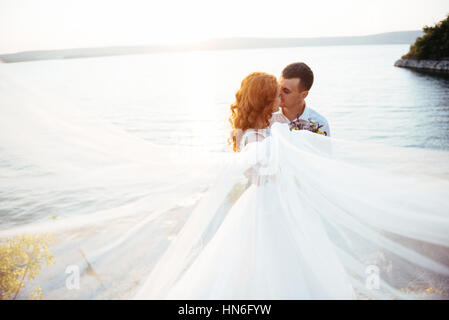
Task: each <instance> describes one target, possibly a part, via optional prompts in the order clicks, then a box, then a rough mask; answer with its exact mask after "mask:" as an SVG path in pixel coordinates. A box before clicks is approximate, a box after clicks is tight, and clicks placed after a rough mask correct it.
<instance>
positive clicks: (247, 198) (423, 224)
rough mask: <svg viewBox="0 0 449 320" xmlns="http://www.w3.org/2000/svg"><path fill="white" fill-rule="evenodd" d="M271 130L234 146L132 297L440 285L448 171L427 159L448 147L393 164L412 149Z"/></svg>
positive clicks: (283, 294) (324, 294)
mask: <svg viewBox="0 0 449 320" xmlns="http://www.w3.org/2000/svg"><path fill="white" fill-rule="evenodd" d="M271 131H272V135H271V136H270V137H269V138H267V139H265V140H263V141H262V142H257V143H251V144H249V145H248V146H247V148H245V149H244V151H243V152H242V153H241V154H240V155H238V156H236V159H234V162H233V163H232V166H231V168H229V170H228V171H227V172H226V174H225V175H224V176H223V177H222V180H221V181H220V182H218V183H217V185H216V187H215V188H214V189H213V191H211V192H210V193H209V194H208V195H207V196H206V197H205V198H204V199H203V200H202V201H201V203H200V205H199V206H198V207H197V208H196V209H195V211H194V212H193V213H192V216H191V218H190V220H189V221H187V223H186V225H185V226H184V228H183V230H182V231H181V232H180V233H179V235H178V236H177V238H176V239H175V241H174V243H173V244H172V246H171V247H170V248H169V249H168V250H167V252H166V254H165V255H164V256H163V257H162V258H161V260H160V261H159V262H158V264H157V265H156V266H155V268H154V270H153V272H152V273H151V274H150V276H149V278H148V280H147V281H146V283H145V284H144V285H143V287H142V288H141V289H140V291H139V292H138V294H137V295H136V296H135V298H136V299H149V298H153V299H352V298H374V299H376V298H377V299H390V298H419V297H421V298H422V297H423V296H422V295H421V296H419V292H420V290H421V294H422V293H423V292H422V291H425V290H428V291H430V290H435V291H437V292H439V293H440V294H441V295H444V293H443V290H444V289H443V290H439V289H438V290H436V289H435V288H434V287H435V286H438V285H440V286H443V288H444V286H445V285H446V286H447V280H448V276H449V266H448V262H449V251H448V250H449V249H448V246H449V216H448V204H449V192H448V190H449V189H448V186H449V185H448V180H447V173H448V171H447V166H445V164H442V165H439V164H440V163H438V164H435V162H432V161H435V160H438V161H445V162H444V163H447V156H448V155H447V153H444V152H442V153H438V152H435V153H433V155H432V156H433V158H432V160H430V158H427V159H426V158H420V156H421V155H419V154H416V155H415V158H416V161H415V162H414V164H410V163H409V164H408V167H407V166H402V167H401V169H399V168H398V164H400V161H404V159H410V158H408V156H413V154H406V153H407V152H408V151H410V152H413V151H412V150H405V149H404V150H400V151H401V152H399V149H394V148H393V149H390V150H389V149H388V148H383V147H380V146H377V148H376V149H377V150H376V152H388V155H382V156H378V157H375V158H376V159H372V158H371V159H370V158H369V157H370V155H369V154H368V155H366V154H365V152H366V151H367V150H365V146H363V145H359V144H357V143H353V142H346V141H340V140H336V139H328V138H326V137H322V136H320V135H316V134H312V133H310V132H307V131H300V132H294V133H291V132H289V130H288V128H287V126H286V125H281V124H275V125H274V126H273V127H272V128H271ZM375 147H376V146H375V145H371V146H369V148H375ZM368 150H370V149H368ZM370 151H371V152H373V150H370ZM415 152H416V150H415ZM429 155H430V154H428V156H429ZM395 157H396V158H395ZM401 159H402V160H401ZM373 160H374V161H373ZM393 161H394V162H393ZM429 161H430V162H429ZM412 162H413V161H412ZM432 163H434V165H437V166H438V167H439V169H438V176H435V172H432V171H433V170H431V168H429V167H428V166H429V165H432ZM426 168H427V170H426ZM250 173H251V175H250ZM248 181H249V182H248ZM239 196H240V198H239ZM429 288H431V289H429ZM446 288H447V287H446Z"/></svg>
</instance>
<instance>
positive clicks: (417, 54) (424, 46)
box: [402, 15, 449, 60]
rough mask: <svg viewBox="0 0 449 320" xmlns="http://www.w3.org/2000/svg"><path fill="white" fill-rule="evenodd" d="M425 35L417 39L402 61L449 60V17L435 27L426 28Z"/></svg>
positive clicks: (424, 29)
mask: <svg viewBox="0 0 449 320" xmlns="http://www.w3.org/2000/svg"><path fill="white" fill-rule="evenodd" d="M423 32H424V35H423V36H422V37H419V38H418V39H416V42H415V43H414V44H413V45H411V46H410V51H409V52H408V53H407V54H406V55H404V56H402V59H416V60H441V59H444V58H449V15H448V16H447V17H446V19H444V20H442V21H440V22H438V23H437V24H436V25H435V26H433V27H429V26H425V27H424V28H423Z"/></svg>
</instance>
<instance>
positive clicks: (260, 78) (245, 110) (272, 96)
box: [228, 72, 279, 152]
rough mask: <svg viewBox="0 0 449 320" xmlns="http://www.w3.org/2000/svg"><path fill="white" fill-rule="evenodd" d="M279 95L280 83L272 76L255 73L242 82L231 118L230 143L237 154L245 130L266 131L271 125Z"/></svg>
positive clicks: (236, 95)
mask: <svg viewBox="0 0 449 320" xmlns="http://www.w3.org/2000/svg"><path fill="white" fill-rule="evenodd" d="M278 94H279V93H278V82H277V80H276V77H275V76H273V75H271V74H268V73H265V72H253V73H250V74H249V75H248V76H246V77H245V78H244V79H243V80H242V83H241V86H240V89H239V90H238V91H237V93H236V94H235V102H234V103H233V104H231V116H230V117H229V122H230V123H231V126H232V130H231V135H230V137H229V139H228V142H229V144H230V145H232V149H233V150H234V151H235V152H238V151H239V148H238V143H239V142H240V141H238V140H240V138H241V136H242V134H243V132H244V131H245V130H247V129H250V128H251V129H264V128H267V127H268V126H269V125H270V121H269V120H270V118H271V116H272V114H273V112H274V107H275V106H274V104H275V103H276V99H277V96H278Z"/></svg>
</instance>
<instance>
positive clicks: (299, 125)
mask: <svg viewBox="0 0 449 320" xmlns="http://www.w3.org/2000/svg"><path fill="white" fill-rule="evenodd" d="M289 127H290V131H292V130H308V131H311V132H314V133H318V134H322V135H325V136H327V132H326V131H324V130H321V128H322V127H323V125H322V124H319V123H318V122H316V121H313V120H312V119H311V118H309V120H308V121H306V120H302V119H296V120H293V121H292V122H290V124H289Z"/></svg>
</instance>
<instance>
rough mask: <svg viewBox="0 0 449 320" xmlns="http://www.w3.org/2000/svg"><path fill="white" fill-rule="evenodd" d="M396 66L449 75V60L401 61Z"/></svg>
mask: <svg viewBox="0 0 449 320" xmlns="http://www.w3.org/2000/svg"><path fill="white" fill-rule="evenodd" d="M394 66H395V67H401V68H410V69H417V70H425V71H434V72H443V73H449V58H448V59H443V60H414V59H400V60H398V61H396V62H395V64H394Z"/></svg>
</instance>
